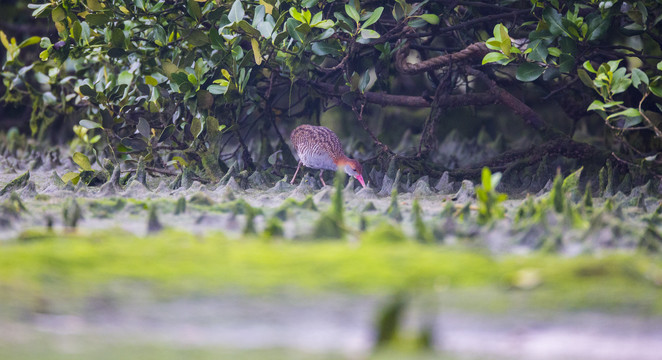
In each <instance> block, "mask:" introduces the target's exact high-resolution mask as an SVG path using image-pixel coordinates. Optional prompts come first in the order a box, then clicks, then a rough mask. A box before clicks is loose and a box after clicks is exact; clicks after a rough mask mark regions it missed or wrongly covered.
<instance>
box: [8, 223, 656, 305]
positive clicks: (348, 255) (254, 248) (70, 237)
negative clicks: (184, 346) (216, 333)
mask: <svg viewBox="0 0 662 360" xmlns="http://www.w3.org/2000/svg"><path fill="white" fill-rule="evenodd" d="M377 231H382V232H383V229H381V230H379V229H376V230H374V231H373V232H368V233H367V234H364V236H363V237H362V238H361V239H359V240H358V241H357V240H356V239H354V240H350V241H317V242H307V241H303V242H290V241H284V240H273V241H269V242H265V241H263V240H262V239H261V238H260V237H259V236H255V237H242V238H240V239H229V238H227V237H225V236H223V235H221V234H209V235H207V236H204V237H200V236H196V235H193V234H189V233H182V232H174V231H169V230H166V231H163V232H160V233H158V234H155V235H150V236H146V237H137V236H134V235H131V234H128V233H125V232H122V231H121V230H108V231H103V232H97V233H89V234H59V235H58V234H48V233H40V232H33V233H29V234H28V233H26V234H25V235H24V237H22V238H21V239H19V240H17V241H15V242H11V243H6V244H4V245H2V246H1V247H0V287H1V288H2V289H3V291H2V293H3V294H4V295H2V296H1V297H2V298H5V299H14V300H18V299H25V297H26V296H37V297H44V296H47V297H48V296H56V297H57V296H66V297H70V296H73V297H78V296H87V295H89V294H94V293H97V292H99V291H104V290H105V289H107V288H110V287H113V288H116V287H117V286H120V287H122V285H127V284H128V285H130V286H135V285H136V284H137V285H139V286H141V287H143V286H144V287H147V288H149V289H151V290H153V291H156V292H158V293H164V294H171V295H178V294H185V293H186V294H190V293H197V294H210V295H211V294H216V293H219V292H221V291H224V290H235V289H239V290H246V291H257V292H261V291H274V290H283V289H300V290H304V291H313V292H316V291H320V292H322V291H343V292H350V293H361V294H364V293H391V292H395V291H407V292H411V291H415V292H421V291H422V292H430V293H433V292H435V291H439V290H449V291H464V290H475V289H490V291H493V290H496V293H495V294H505V295H506V296H511V295H512V296H514V297H518V298H522V299H523V300H522V301H523V302H525V303H530V304H531V305H532V306H544V307H550V308H559V307H561V308H571V309H575V308H576V309H580V308H601V309H617V308H628V307H629V308H636V309H640V310H645V311H649V312H651V313H661V312H662V289H661V288H660V286H661V285H662V261H660V259H659V258H652V257H648V256H643V255H636V254H623V253H613V254H610V255H606V256H579V257H573V258H562V257H558V256H555V255H535V256H514V255H509V256H505V257H500V258H496V257H493V256H489V255H486V254H483V253H478V252H475V251H469V250H463V249H457V248H450V247H440V246H434V245H424V244H419V243H416V242H414V241H411V240H407V241H397V242H394V241H388V242H382V241H374V239H373V237H374V236H375V235H377V233H376V232H377ZM28 240H32V241H28Z"/></svg>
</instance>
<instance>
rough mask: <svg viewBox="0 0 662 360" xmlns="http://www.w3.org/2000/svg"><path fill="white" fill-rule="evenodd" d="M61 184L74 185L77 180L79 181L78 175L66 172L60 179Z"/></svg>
mask: <svg viewBox="0 0 662 360" xmlns="http://www.w3.org/2000/svg"><path fill="white" fill-rule="evenodd" d="M61 179H62V182H63V183H65V184H66V183H68V182H70V181H71V183H72V184H74V185H76V184H77V183H78V180H80V174H79V173H76V172H68V173H66V174H64V175H62V177H61Z"/></svg>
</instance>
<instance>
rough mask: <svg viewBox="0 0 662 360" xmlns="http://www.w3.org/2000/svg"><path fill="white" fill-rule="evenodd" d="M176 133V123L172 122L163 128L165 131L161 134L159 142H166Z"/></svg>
mask: <svg viewBox="0 0 662 360" xmlns="http://www.w3.org/2000/svg"><path fill="white" fill-rule="evenodd" d="M174 133H175V125H174V124H170V125H168V126H166V127H165V128H163V131H161V135H159V142H164V141H166V140H168V139H169V138H170V137H171V136H172V134H174Z"/></svg>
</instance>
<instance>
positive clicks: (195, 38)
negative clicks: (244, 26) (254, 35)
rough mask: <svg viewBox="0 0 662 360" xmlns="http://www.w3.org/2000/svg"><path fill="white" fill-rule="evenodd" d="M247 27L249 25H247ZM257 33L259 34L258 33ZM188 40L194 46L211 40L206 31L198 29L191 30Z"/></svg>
mask: <svg viewBox="0 0 662 360" xmlns="http://www.w3.org/2000/svg"><path fill="white" fill-rule="evenodd" d="M249 27H250V25H249ZM212 31H214V30H212ZM258 35H259V33H258ZM188 42H189V44H191V45H193V46H195V47H200V46H205V45H207V44H209V43H211V41H209V36H207V33H206V32H204V31H202V30H199V29H196V30H193V31H192V32H191V35H189V37H188Z"/></svg>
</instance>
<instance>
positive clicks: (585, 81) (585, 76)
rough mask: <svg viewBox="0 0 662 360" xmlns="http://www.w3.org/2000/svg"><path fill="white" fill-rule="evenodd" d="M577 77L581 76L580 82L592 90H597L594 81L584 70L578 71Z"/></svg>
mask: <svg viewBox="0 0 662 360" xmlns="http://www.w3.org/2000/svg"><path fill="white" fill-rule="evenodd" d="M577 76H579V80H581V81H582V83H583V84H584V85H586V86H588V87H590V88H591V89H595V84H594V83H593V79H591V77H590V76H589V75H588V73H587V72H586V71H584V69H577Z"/></svg>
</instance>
